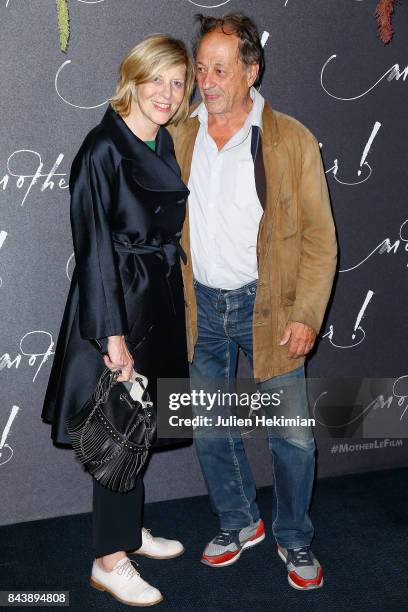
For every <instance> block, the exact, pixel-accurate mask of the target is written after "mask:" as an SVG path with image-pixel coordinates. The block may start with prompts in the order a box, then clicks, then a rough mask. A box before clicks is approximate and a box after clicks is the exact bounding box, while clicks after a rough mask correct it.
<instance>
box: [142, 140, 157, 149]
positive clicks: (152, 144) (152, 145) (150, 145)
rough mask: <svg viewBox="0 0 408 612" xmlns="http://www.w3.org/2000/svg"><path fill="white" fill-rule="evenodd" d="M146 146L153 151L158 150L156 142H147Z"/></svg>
mask: <svg viewBox="0 0 408 612" xmlns="http://www.w3.org/2000/svg"><path fill="white" fill-rule="evenodd" d="M145 144H147V146H148V147H150V148H151V150H152V151H155V150H156V141H155V140H145Z"/></svg>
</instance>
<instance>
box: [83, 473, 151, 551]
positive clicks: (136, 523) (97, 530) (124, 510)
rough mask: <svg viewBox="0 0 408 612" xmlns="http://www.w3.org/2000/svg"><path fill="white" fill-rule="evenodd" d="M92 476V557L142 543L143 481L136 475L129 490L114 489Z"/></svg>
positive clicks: (127, 548)
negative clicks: (124, 491)
mask: <svg viewBox="0 0 408 612" xmlns="http://www.w3.org/2000/svg"><path fill="white" fill-rule="evenodd" d="M92 480H93V516H92V523H93V546H94V549H95V557H103V556H104V555H110V554H111V553H114V552H117V551H119V550H125V551H130V550H135V549H137V548H140V547H141V545H142V526H143V506H144V485H143V478H142V477H140V476H139V478H138V479H137V484H136V487H135V488H134V489H132V490H131V491H129V493H114V492H113V491H111V490H110V489H107V488H106V487H103V486H102V485H100V484H99V483H98V481H97V480H95V478H93V479H92Z"/></svg>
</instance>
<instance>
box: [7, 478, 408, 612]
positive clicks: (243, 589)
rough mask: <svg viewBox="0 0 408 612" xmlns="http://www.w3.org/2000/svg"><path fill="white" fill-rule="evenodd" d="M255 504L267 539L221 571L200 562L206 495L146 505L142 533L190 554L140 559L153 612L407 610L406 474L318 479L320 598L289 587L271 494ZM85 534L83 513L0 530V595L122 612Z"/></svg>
mask: <svg viewBox="0 0 408 612" xmlns="http://www.w3.org/2000/svg"><path fill="white" fill-rule="evenodd" d="M259 504H260V507H261V509H262V514H263V518H264V520H265V523H266V524H267V532H268V537H267V539H266V540H265V541H264V542H263V543H262V544H260V545H259V546H257V547H255V548H253V549H250V550H248V551H245V553H244V554H243V556H242V557H241V559H240V561H239V562H238V563H236V564H235V565H232V566H230V567H226V568H219V569H218V570H216V569H212V568H209V567H206V566H204V565H202V564H201V563H199V557H200V553H201V550H202V548H203V546H204V544H205V543H206V542H207V541H208V540H209V539H211V538H212V537H213V536H214V535H215V533H216V531H217V521H216V518H215V517H214V516H213V515H212V514H211V512H210V508H209V502H208V498H207V497H195V498H189V499H182V500H176V501H169V502H159V503H154V504H148V505H147V506H146V511H145V521H144V523H145V525H146V526H147V527H149V528H151V530H152V532H153V534H156V535H165V536H166V537H175V538H180V539H182V541H183V543H184V545H185V547H186V553H185V554H184V555H183V556H182V557H180V558H178V559H173V560H170V561H154V560H151V559H144V558H143V559H141V558H140V566H141V567H140V569H141V574H142V576H143V577H145V578H146V579H147V580H148V581H150V582H151V583H153V584H154V585H155V586H157V587H158V588H159V589H160V590H161V591H162V592H163V594H164V595H165V601H164V602H163V603H161V604H160V605H158V606H156V607H155V608H153V609H157V610H158V611H159V610H160V611H163V612H164V611H165V610H178V611H184V610H194V611H207V610H208V611H213V612H224V611H225V612H239V611H251V612H252V611H253V612H255V611H258V610H273V611H280V610H287V611H289V610H290V611H292V610H295V611H303V610H313V611H324V612H332V611H337V610H339V611H343V610H344V611H347V612H350V611H358V612H360V611H366V610H367V611H368V610H370V611H371V610H373V611H376V612H383V611H389V610H398V611H405V610H408V469H399V470H393V471H384V472H375V473H370V474H360V475H353V476H344V477H340V478H329V479H324V480H320V481H318V484H317V487H316V492H315V498H314V503H313V512H312V518H313V521H314V524H315V527H316V538H315V541H314V544H313V550H314V553H315V554H316V556H317V557H318V559H319V560H320V562H321V563H322V565H323V566H324V569H325V586H324V587H323V588H322V589H320V590H318V591H312V592H299V591H296V590H294V589H292V588H291V587H290V586H289V585H288V583H287V580H286V572H285V567H284V565H283V563H282V561H280V559H279V558H278V557H277V555H276V549H275V545H274V540H273V539H272V537H271V528H270V518H269V517H270V513H271V490H270V488H269V487H268V488H264V489H261V490H260V491H259ZM90 536H91V516H90V515H89V514H81V515H76V516H69V517H62V518H56V519H48V520H43V521H35V522H30V523H20V524H17V525H9V526H5V527H1V528H0V537H1V551H2V555H1V560H0V589H3V590H5V589H10V590H12V589H14V590H16V589H25V590H27V589H36V590H46V589H54V590H55V589H61V590H69V591H70V597H71V606H70V609H71V610H74V611H82V610H83V611H88V610H122V609H123V610H124V609H126V606H124V605H122V604H120V603H118V602H116V601H115V600H113V599H112V598H111V597H110V596H108V595H106V594H105V593H101V592H99V591H96V590H94V589H92V588H91V587H90V586H89V583H88V579H89V572H90V567H91V563H92V553H91V550H90V540H91V537H90ZM133 558H135V559H137V560H139V558H136V557H133ZM25 609H27V608H25ZM32 609H34V608H32Z"/></svg>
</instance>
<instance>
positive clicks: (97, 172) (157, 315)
mask: <svg viewBox="0 0 408 612" xmlns="http://www.w3.org/2000/svg"><path fill="white" fill-rule="evenodd" d="M70 193H71V226H72V237H73V243H74V251H75V261H76V267H75V270H74V273H73V277H72V281H71V286H70V290H69V294H68V299H67V304H66V307H65V312H64V316H63V320H62V324H61V329H60V332H59V336H58V341H57V344H56V350H55V355H54V360H53V365H52V369H51V374H50V378H49V382H48V387H47V391H46V395H45V400H44V407H43V411H42V418H43V420H44V421H45V422H47V423H51V424H52V431H51V437H52V438H53V441H54V442H55V443H57V444H69V438H68V434H67V432H66V427H65V419H66V418H67V417H68V416H69V415H72V414H75V413H76V412H78V411H79V410H80V409H81V407H82V406H83V404H84V403H85V401H86V400H87V399H88V398H89V397H90V395H91V393H92V392H93V390H94V388H95V385H96V382H97V380H98V377H99V376H100V374H101V373H102V371H103V369H104V363H103V360H102V357H101V355H100V354H99V353H98V352H97V350H96V349H95V348H94V347H93V346H92V344H91V342H89V340H90V339H94V338H99V339H100V338H104V337H106V336H112V335H125V336H126V340H127V345H128V347H129V349H130V351H131V353H132V355H133V358H134V360H135V369H136V370H137V371H139V372H141V373H143V374H145V375H146V376H147V377H148V378H149V390H150V393H151V395H152V396H153V399H155V395H156V394H155V380H156V379H157V378H158V377H163V378H173V377H174V378H184V377H187V376H188V365H187V356H186V340H185V319H184V296H183V289H182V279H181V270H180V255H182V252H180V247H179V243H178V239H179V237H180V231H181V228H182V225H183V221H184V216H185V203H186V199H187V196H188V189H187V188H186V186H185V185H184V183H183V182H182V181H181V179H180V170H179V167H178V164H177V162H176V159H175V155H174V148H173V141H172V139H171V137H170V135H169V133H168V131H167V130H166V129H165V128H164V127H162V128H160V129H159V132H158V134H157V139H156V151H152V150H151V149H150V148H149V147H148V146H147V145H146V144H145V143H144V142H143V141H141V140H140V139H139V138H137V136H135V135H134V134H133V132H132V131H131V130H130V129H129V128H128V127H127V125H126V123H125V122H124V121H123V119H122V118H121V117H120V116H119V115H118V114H117V113H116V112H115V111H114V110H113V109H112V108H111V107H109V108H108V110H107V112H106V114H105V116H104V117H103V119H102V122H101V123H100V124H99V125H98V126H96V127H95V128H94V129H93V130H91V132H90V133H89V134H88V136H87V137H86V138H85V141H84V143H83V144H82V146H81V148H80V150H79V152H78V154H77V156H76V157H75V159H74V161H73V164H72V168H71V175H70Z"/></svg>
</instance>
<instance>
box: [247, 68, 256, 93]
mask: <svg viewBox="0 0 408 612" xmlns="http://www.w3.org/2000/svg"><path fill="white" fill-rule="evenodd" d="M258 74H259V64H251V65H250V66H248V68H247V81H248V87H252V85H253V84H254V83H255V81H256V79H257V78H258Z"/></svg>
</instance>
